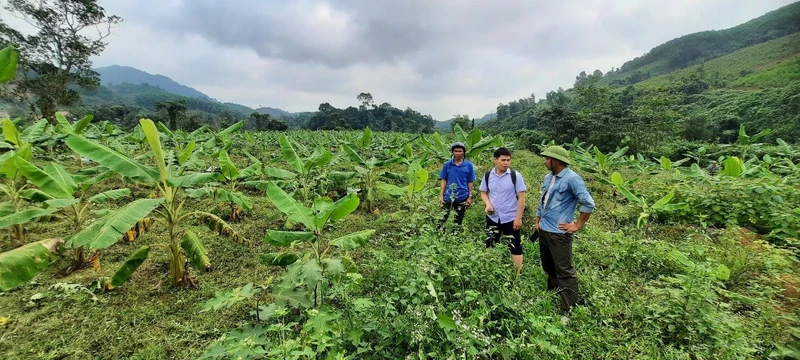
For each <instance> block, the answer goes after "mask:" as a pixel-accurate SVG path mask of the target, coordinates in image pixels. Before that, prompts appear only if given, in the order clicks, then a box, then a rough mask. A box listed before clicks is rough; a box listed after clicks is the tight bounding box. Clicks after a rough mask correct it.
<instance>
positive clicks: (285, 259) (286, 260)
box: [261, 253, 299, 266]
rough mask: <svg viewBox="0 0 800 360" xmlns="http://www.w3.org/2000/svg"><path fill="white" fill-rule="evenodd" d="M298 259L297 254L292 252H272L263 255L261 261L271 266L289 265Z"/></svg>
mask: <svg viewBox="0 0 800 360" xmlns="http://www.w3.org/2000/svg"><path fill="white" fill-rule="evenodd" d="M297 259H299V258H298V257H297V255H295V254H291V253H272V254H263V255H261V261H262V262H264V264H267V265H271V266H288V265H291V264H294V263H295V262H296V261H297Z"/></svg>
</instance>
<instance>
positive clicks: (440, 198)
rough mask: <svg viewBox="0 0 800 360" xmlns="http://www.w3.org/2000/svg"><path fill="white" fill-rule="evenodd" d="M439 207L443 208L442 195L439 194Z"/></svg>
mask: <svg viewBox="0 0 800 360" xmlns="http://www.w3.org/2000/svg"><path fill="white" fill-rule="evenodd" d="M439 205H440V206H444V194H439Z"/></svg>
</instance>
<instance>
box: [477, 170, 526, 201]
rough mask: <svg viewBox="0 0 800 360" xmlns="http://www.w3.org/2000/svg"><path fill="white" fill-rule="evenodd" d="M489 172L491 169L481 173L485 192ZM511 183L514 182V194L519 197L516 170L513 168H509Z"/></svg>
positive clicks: (487, 185)
mask: <svg viewBox="0 0 800 360" xmlns="http://www.w3.org/2000/svg"><path fill="white" fill-rule="evenodd" d="M491 172H492V170H489V171H487V172H485V173H484V174H483V182H484V183H486V192H487V193H488V192H489V173H491ZM511 183H512V184H514V196H516V197H517V198H519V196H518V195H517V172H516V171H514V169H511Z"/></svg>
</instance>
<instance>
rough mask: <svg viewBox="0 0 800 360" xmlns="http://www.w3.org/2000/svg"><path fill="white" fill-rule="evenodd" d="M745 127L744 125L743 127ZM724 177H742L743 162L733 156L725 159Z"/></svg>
mask: <svg viewBox="0 0 800 360" xmlns="http://www.w3.org/2000/svg"><path fill="white" fill-rule="evenodd" d="M742 126H744V125H742ZM723 165H724V166H723V169H722V175H725V176H730V177H739V176H740V175H742V172H743V171H744V169H743V166H742V160H739V158H738V157H736V156H731V157H729V158H727V159H725V162H724V163H723Z"/></svg>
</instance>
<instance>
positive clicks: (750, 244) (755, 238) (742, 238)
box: [739, 228, 764, 251]
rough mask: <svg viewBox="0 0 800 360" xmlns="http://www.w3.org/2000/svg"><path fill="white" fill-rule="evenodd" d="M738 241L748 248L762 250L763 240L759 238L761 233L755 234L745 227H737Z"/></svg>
mask: <svg viewBox="0 0 800 360" xmlns="http://www.w3.org/2000/svg"><path fill="white" fill-rule="evenodd" d="M739 243H741V244H742V245H744V246H745V247H746V248H748V249H752V250H756V251H763V250H764V245H763V244H764V242H763V240H761V235H759V234H756V233H754V232H752V231H750V230H748V229H745V228H740V229H739Z"/></svg>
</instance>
